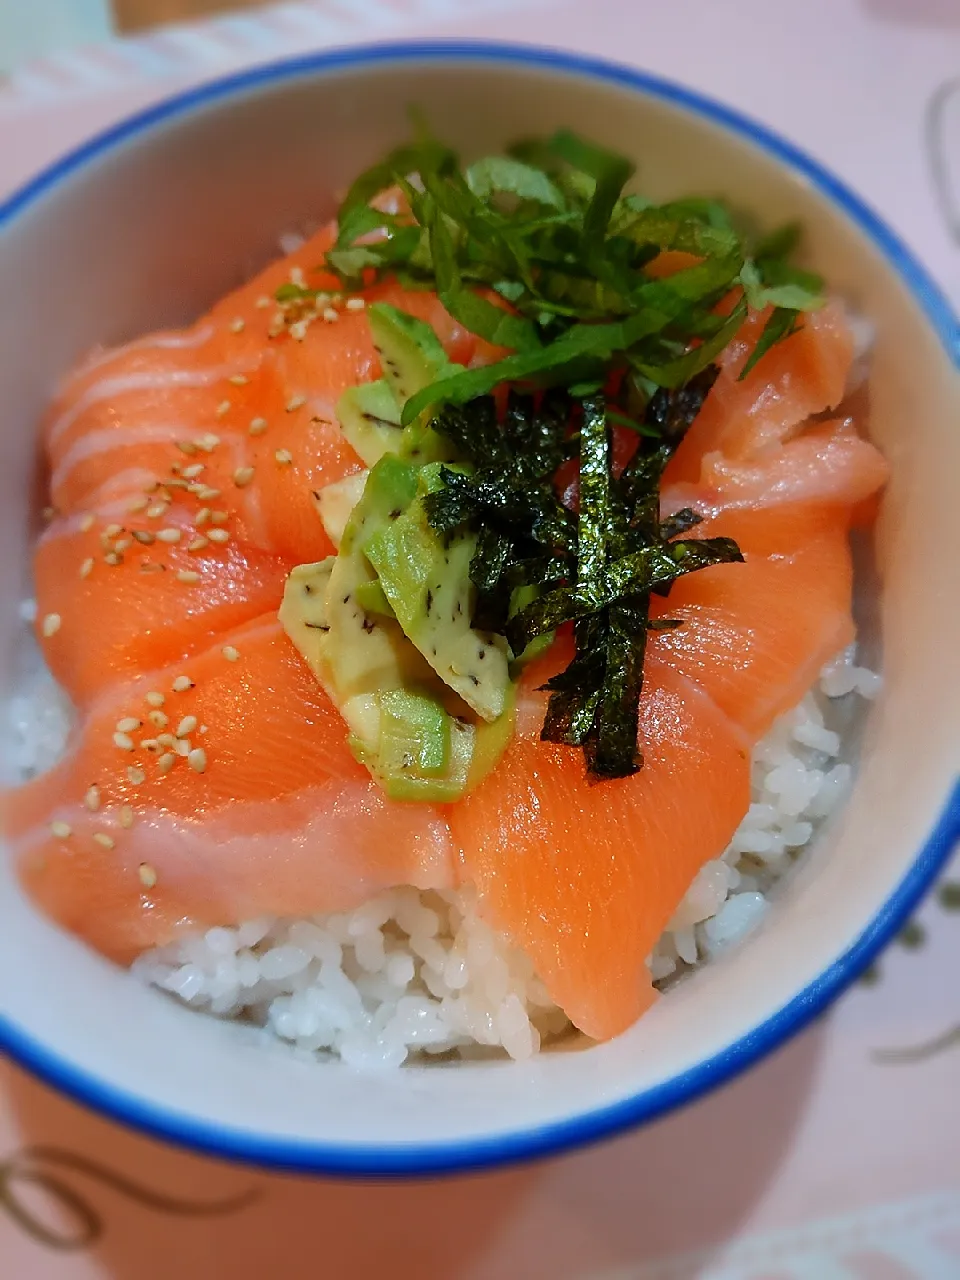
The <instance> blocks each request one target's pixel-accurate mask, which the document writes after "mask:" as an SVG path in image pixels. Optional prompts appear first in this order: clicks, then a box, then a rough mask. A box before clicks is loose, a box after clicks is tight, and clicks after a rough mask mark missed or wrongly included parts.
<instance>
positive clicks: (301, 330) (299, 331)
mask: <svg viewBox="0 0 960 1280" xmlns="http://www.w3.org/2000/svg"><path fill="white" fill-rule="evenodd" d="M309 327H310V326H309V325H308V323H307V321H306V320H295V321H294V322H293V324H292V325H291V326H290V337H291V338H292V339H293V340H294V342H303V340H304V338H306V336H307V329H308V328H309Z"/></svg>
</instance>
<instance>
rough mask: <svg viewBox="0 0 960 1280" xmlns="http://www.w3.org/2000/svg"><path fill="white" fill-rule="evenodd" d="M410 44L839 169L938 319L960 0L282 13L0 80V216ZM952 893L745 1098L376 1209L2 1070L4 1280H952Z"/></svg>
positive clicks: (955, 1273) (402, 1192) (121, 46)
mask: <svg viewBox="0 0 960 1280" xmlns="http://www.w3.org/2000/svg"><path fill="white" fill-rule="evenodd" d="M12 2H14V0H11V3H12ZM16 3H19V0H16ZM628 15H629V16H628ZM426 34H429V35H477V36H491V35H497V36H509V37H511V38H515V39H519V40H527V41H549V42H550V43H553V44H558V45H563V46H566V47H568V48H574V49H579V50H582V51H585V52H590V53H597V54H607V55H613V56H616V57H618V58H620V59H621V60H630V61H633V62H635V63H636V64H638V65H642V66H644V67H646V68H649V69H652V70H655V71H657V72H660V73H662V74H666V75H669V76H673V77H675V78H677V79H680V80H683V81H686V82H687V83H689V84H692V85H695V86H697V87H698V88H701V89H703V90H706V91H707V92H710V93H713V94H715V95H716V96H718V97H721V98H723V99H725V100H727V101H728V102H731V103H733V104H734V105H736V106H738V107H740V108H742V109H744V110H746V111H748V112H750V113H752V114H753V115H755V116H758V117H760V118H762V119H763V120H764V121H765V122H767V123H768V124H770V125H772V126H774V127H775V128H778V129H779V130H781V131H782V132H784V133H786V134H787V135H789V136H791V137H793V138H794V139H796V140H797V141H799V142H800V143H802V144H803V145H805V146H806V147H807V148H808V149H809V150H810V151H812V152H813V153H814V154H815V155H817V156H818V157H819V158H820V159H821V160H823V161H825V162H826V163H827V164H829V165H830V166H832V167H833V168H834V169H836V170H838V171H840V172H841V173H842V174H843V175H844V177H845V178H846V179H847V180H848V181H849V182H850V183H851V184H852V185H853V186H855V187H857V188H858V189H859V190H860V191H861V192H862V194H864V195H865V196H866V197H867V198H868V199H869V200H871V201H872V202H873V203H874V204H875V205H877V206H878V207H879V208H880V209H882V210H883V212H884V213H885V215H886V216H887V218H888V219H889V220H890V221H891V222H892V223H893V224H894V226H895V227H896V228H897V229H898V230H899V231H900V233H901V234H902V235H903V236H904V237H905V238H906V239H907V240H908V241H909V242H910V243H911V244H912V245H913V247H914V249H915V250H916V251H917V253H918V254H919V255H920V256H921V258H923V259H924V260H925V261H926V263H927V265H928V266H929V268H930V269H931V270H932V271H933V272H934V273H935V274H936V275H937V276H938V277H939V279H940V281H941V283H942V284H943V286H944V288H945V289H946V290H947V292H948V293H949V294H950V295H951V296H952V298H953V299H954V301H955V302H956V303H957V304H958V305H960V4H958V3H957V0H807V2H806V3H805V4H803V5H798V4H794V3H790V2H789V0H724V3H719V0H671V3H670V4H664V3H662V0H630V3H629V4H628V3H625V0H591V3H590V5H589V6H585V5H581V4H580V3H579V0H566V2H565V0H326V2H320V3H315V4H302V5H283V6H281V7H279V8H276V9H273V10H268V11H264V12H263V13H262V14H261V15H254V14H244V15H243V16H240V17H234V18H227V19H221V20H218V21H215V22H212V23H208V24H206V25H204V26H202V27H195V28H181V29H169V30H167V31H164V32H161V33H157V34H155V35H153V36H151V37H149V38H147V39H145V40H140V41H137V42H127V43H120V42H117V43H112V44H106V45H101V46H96V47H91V48H90V49H80V50H74V49H71V50H67V51H65V52H61V53H59V54H56V55H54V56H51V57H49V58H48V59H47V60H46V61H44V62H42V63H32V64H29V65H27V66H25V67H23V68H22V69H20V70H18V71H15V72H14V74H13V75H11V76H10V77H9V78H8V79H7V80H6V82H0V194H2V193H3V192H5V191H7V190H9V189H11V188H12V187H13V186H15V185H16V184H17V183H19V182H20V181H22V180H23V179H25V178H26V177H27V176H29V175H30V174H31V173H32V172H35V171H36V170H37V169H38V168H39V167H40V166H41V165H43V164H44V163H46V162H47V161H48V160H50V159H52V158H53V157H54V156H55V155H56V154H58V153H59V152H62V151H63V150H64V149H65V148H66V147H68V146H70V145H72V144H74V143H75V142H77V141H78V140H79V139H81V138H82V137H84V136H86V135H88V134H89V133H90V132H91V131H93V130H95V129H98V128H100V127H102V126H104V125H105V124H107V123H109V122H110V121H112V120H114V119H116V118H117V117H118V116H120V115H122V114H125V113H127V112H129V111H130V110H132V109H134V108H136V107H138V106H140V105H143V104H144V103H146V102H149V101H152V100H154V99H156V98H158V97H160V96H163V95H165V94H167V93H168V92H170V91H171V90H175V89H177V88H179V87H181V86H184V85H186V84H189V83H194V82H196V81H198V80H200V79H203V78H205V77H207V76H209V75H211V74H215V73H218V72H223V71H226V70H230V69H235V68H237V67H240V66H244V65H248V64H250V63H252V62H255V61H260V60H263V59H266V58H270V57H274V56H281V55H283V54H284V53H289V52H293V51H304V50H307V49H316V48H320V47H323V46H325V45H329V44H335V43H344V42H346V41H353V40H361V39H371V38H382V37H385V36H414V35H426ZM958 878H960V866H958V865H955V866H954V869H953V870H952V871H951V872H950V873H948V879H947V881H946V882H945V884H944V885H943V886H942V887H941V891H940V895H939V896H938V897H937V898H935V899H931V901H929V902H928V903H927V905H926V906H925V907H924V909H923V910H922V911H921V912H920V915H919V917H918V918H917V920H916V921H915V923H914V924H913V925H912V926H911V928H910V929H909V930H908V931H907V932H906V934H905V935H904V936H903V937H902V938H901V940H900V942H899V943H898V944H897V945H895V946H894V947H893V948H892V949H891V950H890V951H889V952H888V953H887V955H886V956H885V957H884V959H883V961H882V963H881V965H880V966H879V972H878V975H876V980H875V981H874V982H873V983H872V984H870V985H866V984H863V985H861V986H859V987H858V988H856V989H855V990H853V991H851V992H850V993H849V994H848V995H847V996H846V997H845V998H844V999H843V1000H842V1001H841V1002H840V1004H839V1006H838V1007H837V1008H836V1009H835V1010H834V1011H833V1012H832V1013H831V1014H830V1016H829V1017H827V1018H825V1019H822V1020H821V1021H820V1022H819V1023H818V1024H817V1025H815V1026H814V1027H813V1028H811V1029H810V1030H809V1031H808V1032H807V1033H806V1034H805V1035H803V1036H802V1037H801V1038H799V1039H798V1040H796V1041H794V1042H793V1043H792V1044H790V1045H789V1046H788V1047H787V1048H785V1049H784V1050H782V1051H781V1052H780V1053H779V1054H777V1055H776V1056H775V1057H773V1058H772V1059H770V1060H768V1061H767V1062H766V1063H764V1064H763V1065H761V1066H760V1067H758V1068H756V1069H754V1070H753V1071H752V1072H750V1073H749V1074H748V1075H746V1076H744V1077H742V1078H741V1079H739V1080H737V1081H736V1082H734V1083H733V1084H731V1085H729V1086H727V1087H726V1088H725V1089H724V1090H722V1091H721V1092H719V1093H717V1094H714V1095H713V1096H711V1097H709V1098H707V1099H705V1100H704V1101H702V1102H700V1103H698V1104H697V1105H695V1106H693V1107H690V1108H688V1109H687V1110H685V1111H683V1112H681V1113H679V1114H677V1115H674V1116H672V1117H669V1118H667V1119H666V1120H663V1121H660V1122H658V1123H657V1124H654V1125H652V1126H650V1127H649V1128H647V1129H645V1130H643V1131H641V1132H639V1133H634V1134H631V1135H628V1136H626V1137H624V1138H621V1139H619V1140H617V1141H614V1142H611V1143H608V1144H606V1145H604V1146H602V1147H599V1148H595V1149H593V1150H590V1151H587V1152H583V1153H580V1154H578V1155H574V1156H571V1157H567V1158H565V1159H561V1160H555V1161H552V1162H549V1163H546V1164H542V1165H538V1166H536V1167H531V1168H525V1169H520V1170H512V1171H508V1172H505V1173H501V1174H493V1175H484V1176H481V1177H473V1178H461V1179H454V1180H449V1181H445V1182H432V1183H428V1184H424V1183H420V1184H406V1185H384V1186H377V1185H371V1184H365V1185H351V1184H346V1183H339V1182H330V1181H309V1180H300V1179H293V1178H285V1177H275V1176H265V1175H262V1174H259V1173H257V1172H251V1171H246V1170H243V1169H234V1168H227V1167H224V1166H219V1165H217V1164H215V1163H212V1162H210V1161H206V1160H202V1159H198V1158H196V1157H192V1156H187V1155H184V1154H182V1153H179V1152H176V1151H173V1150H170V1149H167V1148H164V1147H160V1146H157V1145H155V1144H153V1143H151V1142H148V1141H145V1140H144V1139H141V1138H138V1137H136V1136H133V1135H131V1134H129V1133H127V1132H124V1131H121V1130H118V1129H115V1128H113V1127H111V1126H110V1125H108V1124H106V1123H104V1122H103V1121H102V1120H100V1119H98V1118H96V1117H94V1116H93V1115H91V1114H88V1113H86V1112H84V1111H81V1110H79V1109H78V1108H76V1107H75V1106H73V1105H72V1104H70V1103H68V1102H66V1101H64V1100H63V1099H62V1098H59V1097H57V1096H55V1095H53V1094H51V1093H49V1092H48V1091H46V1090H45V1089H43V1088H41V1087H40V1086H38V1085H37V1084H35V1083H34V1082H33V1081H31V1080H29V1079H28V1078H27V1077H26V1076H24V1075H23V1074H21V1073H20V1072H19V1071H18V1070H16V1069H15V1068H13V1067H11V1066H4V1065H2V1064H0V1276H2V1277H3V1280H94V1278H96V1280H107V1278H110V1280H170V1278H171V1277H179V1278H182V1280H192V1278H193V1277H201V1276H203V1277H207V1276H210V1277H220V1276H230V1277H231V1278H232V1280H253V1277H263V1276H270V1277H274V1276H276V1277H278V1278H282V1280H300V1277H303V1278H304V1280H306V1278H307V1277H311V1278H312V1277H316V1276H320V1275H323V1276H328V1277H335V1278H337V1280H339V1277H347V1276H349V1277H366V1276H368V1275H369V1276H373V1275H379V1274H381V1273H382V1274H384V1275H389V1276H390V1277H391V1280H414V1278H416V1280H433V1278H435V1277H445V1278H446V1277H455V1278H457V1280H521V1278H522V1280H541V1278H542V1280H653V1278H654V1277H656V1278H658V1280H693V1278H694V1277H697V1280H786V1278H788V1277H789V1278H790V1280H856V1278H866V1280H907V1278H908V1277H910V1278H915V1277H919V1278H922V1280H960V1105H958V1102H957V1093H958V1090H957V1085H958V1082H960V1054H957V1053H954V1052H951V1050H953V1049H954V1048H955V1047H960V999H958V997H957V994H956V988H955V986H954V975H956V973H957V972H958V969H960V915H958V913H957V906H958V905H960V904H958V897H960V892H958V889H960V885H958V883H957V882H958Z"/></svg>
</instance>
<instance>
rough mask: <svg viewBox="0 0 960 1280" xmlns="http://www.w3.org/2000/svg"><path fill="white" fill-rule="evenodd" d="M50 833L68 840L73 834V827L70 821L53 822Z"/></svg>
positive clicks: (59, 838) (60, 838)
mask: <svg viewBox="0 0 960 1280" xmlns="http://www.w3.org/2000/svg"><path fill="white" fill-rule="evenodd" d="M50 834H51V835H54V836H56V837H57V839H58V840H67V839H68V838H69V837H70V836H72V835H73V829H72V827H71V826H70V824H69V822H51V823H50Z"/></svg>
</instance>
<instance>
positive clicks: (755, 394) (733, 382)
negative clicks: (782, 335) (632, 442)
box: [665, 302, 854, 484]
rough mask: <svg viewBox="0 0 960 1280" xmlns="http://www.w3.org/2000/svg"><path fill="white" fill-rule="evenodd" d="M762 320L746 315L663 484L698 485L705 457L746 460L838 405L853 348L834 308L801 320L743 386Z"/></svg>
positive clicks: (837, 306) (840, 314)
mask: <svg viewBox="0 0 960 1280" xmlns="http://www.w3.org/2000/svg"><path fill="white" fill-rule="evenodd" d="M767 314H768V313H767V312H753V313H751V314H750V315H749V316H748V318H747V320H746V321H745V323H744V324H743V326H742V328H741V330H740V332H739V333H738V334H737V336H736V338H735V339H734V340H733V342H731V343H730V344H729V346H728V347H727V348H726V349H725V350H724V351H723V352H722V354H721V355H720V357H719V359H718V364H719V365H720V375H719V377H718V378H717V381H716V382H715V383H714V385H713V389H712V390H711V392H710V394H709V395H708V396H707V398H706V400H705V401H704V405H703V408H702V409H701V410H700V413H699V414H698V415H697V417H696V418H695V420H694V422H693V425H692V426H691V428H690V430H689V431H688V432H687V434H686V436H685V437H684V439H683V441H682V442H681V444H680V447H679V448H678V450H677V452H676V454H675V455H674V457H673V458H672V459H671V462H670V465H669V467H668V469H667V472H666V477H665V479H666V481H667V483H668V484H669V483H680V482H684V481H686V482H688V483H693V484H696V483H697V481H699V480H700V479H701V473H700V467H701V461H702V459H703V457H704V455H706V454H709V453H713V452H717V451H719V452H720V453H722V454H723V455H724V456H725V457H727V458H730V459H733V460H737V461H741V460H744V459H747V458H749V457H751V455H753V454H754V453H755V452H756V451H758V450H761V449H763V448H764V447H766V446H767V445H772V444H776V443H777V442H779V441H782V440H784V439H786V438H787V437H788V436H789V435H790V434H791V433H792V432H793V431H795V430H796V429H797V428H798V427H800V426H801V425H802V424H803V423H805V422H806V420H807V419H808V418H809V417H811V416H812V415H813V414H819V413H823V412H824V411H825V410H827V409H833V408H835V407H836V406H837V405H838V404H839V403H840V401H841V400H842V399H843V394H844V390H845V388H846V382H847V375H848V374H849V372H850V366H851V364H852V362H853V351H854V347H853V336H852V334H851V332H850V326H849V325H848V324H847V322H846V318H845V316H844V313H843V308H842V307H841V306H840V304H839V303H837V302H829V303H827V305H826V306H824V307H822V308H821V309H820V310H819V311H813V312H809V313H807V314H806V315H804V316H803V318H802V321H801V327H800V329H799V330H798V331H797V332H796V333H794V334H793V335H792V336H791V337H789V338H787V339H785V340H784V341H783V342H780V343H778V344H777V345H776V346H775V347H773V348H772V350H770V351H768V352H767V353H766V355H764V356H763V358H762V359H761V360H759V361H758V362H757V364H756V365H754V367H753V369H752V370H751V371H750V373H748V374H747V376H746V377H745V378H744V379H743V381H742V382H739V381H738V380H737V379H738V377H739V375H740V371H741V370H742V368H743V366H744V365H745V364H746V361H747V357H748V356H749V354H750V352H751V351H752V350H753V348H754V347H755V345H756V341H757V338H758V337H759V336H760V332H761V330H762V329H763V325H764V323H765V321H766V318H767Z"/></svg>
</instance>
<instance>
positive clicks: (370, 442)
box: [337, 378, 403, 467]
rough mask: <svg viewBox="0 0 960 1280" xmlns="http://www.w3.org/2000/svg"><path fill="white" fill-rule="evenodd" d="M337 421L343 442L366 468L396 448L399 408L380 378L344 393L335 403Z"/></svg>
mask: <svg viewBox="0 0 960 1280" xmlns="http://www.w3.org/2000/svg"><path fill="white" fill-rule="evenodd" d="M337 418H338V419H339V421H340V429H341V431H342V432H343V434H344V436H345V437H346V440H347V443H348V444H349V445H350V447H351V448H352V449H353V451H354V453H356V455H357V456H358V457H359V458H360V460H361V461H362V462H364V463H365V464H366V465H367V466H368V467H372V466H373V464H374V463H375V462H377V461H379V459H380V458H382V457H383V455H384V454H385V453H396V452H397V450H398V449H399V448H400V442H401V440H402V438H403V428H402V427H401V426H400V406H399V404H398V403H397V397H396V396H395V395H394V394H393V391H392V389H391V387H390V384H389V383H388V382H387V381H386V380H385V379H384V378H378V379H377V380H376V382H363V383H361V384H360V386H358V387H350V388H349V390H347V391H345V392H344V393H343V395H342V396H341V397H340V399H339V400H338V401H337Z"/></svg>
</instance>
